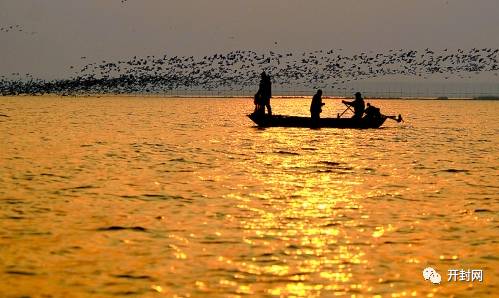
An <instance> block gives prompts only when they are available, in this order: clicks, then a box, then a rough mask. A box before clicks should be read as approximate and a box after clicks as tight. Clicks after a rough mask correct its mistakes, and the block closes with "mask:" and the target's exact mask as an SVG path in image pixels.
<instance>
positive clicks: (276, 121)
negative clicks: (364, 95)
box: [248, 90, 403, 129]
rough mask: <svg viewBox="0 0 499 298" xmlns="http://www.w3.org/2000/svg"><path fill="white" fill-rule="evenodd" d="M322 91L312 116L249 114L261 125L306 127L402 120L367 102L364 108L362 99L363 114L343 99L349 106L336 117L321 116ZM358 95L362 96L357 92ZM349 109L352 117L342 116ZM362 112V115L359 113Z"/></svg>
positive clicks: (375, 125) (374, 124)
mask: <svg viewBox="0 0 499 298" xmlns="http://www.w3.org/2000/svg"><path fill="white" fill-rule="evenodd" d="M319 91H320V90H319ZM321 95H322V92H320V93H319V92H318V93H317V94H316V95H315V96H314V100H315V102H314V100H313V101H312V104H311V117H302V116H286V115H265V114H262V113H253V114H249V115H248V117H249V118H250V119H251V120H252V121H253V122H255V123H256V124H257V125H258V126H259V127H306V128H321V127H323V128H326V127H327V128H360V129H362V128H379V127H381V125H383V123H385V121H386V119H392V120H395V121H397V122H402V121H403V120H402V116H401V115H400V114H399V115H398V116H387V115H383V114H381V112H380V109H379V108H376V107H374V106H372V105H371V104H369V103H368V104H367V109H365V110H364V107H363V104H364V102H363V100H362V114H360V112H359V109H357V110H356V111H353V110H352V108H351V106H352V102H346V101H342V102H343V104H345V105H346V106H347V108H346V110H345V111H344V112H343V113H341V114H338V115H337V117H336V118H320V117H319V114H320V111H321V109H320V108H321V107H322V106H323V105H324V104H323V103H322V101H321V100H320V96H321ZM356 97H360V93H359V92H357V94H356ZM348 110H350V111H352V112H353V113H354V116H353V117H351V118H341V116H343V114H345V112H347V111H348ZM359 114H360V115H359Z"/></svg>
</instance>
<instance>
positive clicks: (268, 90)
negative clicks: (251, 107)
mask: <svg viewBox="0 0 499 298" xmlns="http://www.w3.org/2000/svg"><path fill="white" fill-rule="evenodd" d="M262 80H263V90H262V91H263V93H262V95H263V96H262V99H263V104H264V105H265V107H267V110H268V113H269V116H272V108H271V107H270V98H271V97H272V80H271V79H270V76H269V75H268V74H266V73H265V71H264V72H263V73H262ZM264 112H265V108H264Z"/></svg>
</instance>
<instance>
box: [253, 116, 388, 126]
mask: <svg viewBox="0 0 499 298" xmlns="http://www.w3.org/2000/svg"><path fill="white" fill-rule="evenodd" d="M248 117H249V118H250V119H251V120H252V121H253V122H255V124H256V125H258V126H259V127H306V128H326V127H329V128H358V129H364V128H379V127H380V126H381V125H383V123H385V120H386V117H377V118H362V119H353V118H321V119H320V120H319V122H318V123H313V122H312V119H311V118H310V117H299V116H284V115H272V116H268V115H265V116H256V115H255V114H250V115H248Z"/></svg>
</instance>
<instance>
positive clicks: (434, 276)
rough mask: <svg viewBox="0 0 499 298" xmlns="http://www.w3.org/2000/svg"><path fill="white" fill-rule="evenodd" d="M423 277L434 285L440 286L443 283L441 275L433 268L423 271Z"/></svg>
mask: <svg viewBox="0 0 499 298" xmlns="http://www.w3.org/2000/svg"><path fill="white" fill-rule="evenodd" d="M423 277H424V280H430V281H431V282H432V283H433V284H440V282H441V281H442V277H441V276H440V274H438V272H437V271H436V270H435V269H433V268H431V267H426V268H425V269H424V270H423Z"/></svg>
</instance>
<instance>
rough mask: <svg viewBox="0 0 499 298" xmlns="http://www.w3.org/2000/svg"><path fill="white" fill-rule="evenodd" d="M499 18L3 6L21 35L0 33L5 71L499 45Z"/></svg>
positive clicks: (263, 7)
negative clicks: (175, 58) (134, 60)
mask: <svg viewBox="0 0 499 298" xmlns="http://www.w3.org/2000/svg"><path fill="white" fill-rule="evenodd" d="M498 12H499V1H497V0H475V1H470V0H404V1H402V0H315V1H302V0H287V1H285V0H272V1H269V0H251V1H248V0H212V1H209V0H197V1H195V0H127V1H125V2H122V0H44V1H40V0H0V27H2V28H9V27H10V26H14V29H15V30H10V31H8V32H6V31H0V45H1V46H0V75H5V76H9V75H11V73H17V72H19V73H21V75H22V74H25V73H30V74H33V75H34V76H35V77H38V78H63V77H64V76H67V75H68V74H69V73H71V71H70V70H69V67H70V66H71V65H75V66H78V65H83V64H86V63H88V62H92V61H101V60H107V61H109V60H116V59H129V58H130V57H133V56H147V55H165V54H166V55H181V56H184V55H185V56H190V55H195V56H202V55H212V54H214V53H226V52H229V51H232V50H254V51H257V52H261V51H263V52H268V51H269V50H275V51H282V52H286V51H290V52H299V51H306V50H317V49H344V50H345V51H346V52H349V51H350V52H360V51H366V50H374V51H380V52H382V51H386V50H388V49H398V48H405V49H425V48H431V49H444V48H449V49H457V48H465V49H468V48H473V47H477V48H478V47H491V48H499V18H498V17H497V13H498ZM16 26H17V27H16ZM20 30H22V31H20ZM82 57H85V58H82Z"/></svg>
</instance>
